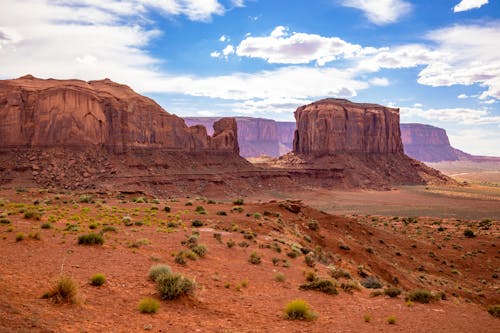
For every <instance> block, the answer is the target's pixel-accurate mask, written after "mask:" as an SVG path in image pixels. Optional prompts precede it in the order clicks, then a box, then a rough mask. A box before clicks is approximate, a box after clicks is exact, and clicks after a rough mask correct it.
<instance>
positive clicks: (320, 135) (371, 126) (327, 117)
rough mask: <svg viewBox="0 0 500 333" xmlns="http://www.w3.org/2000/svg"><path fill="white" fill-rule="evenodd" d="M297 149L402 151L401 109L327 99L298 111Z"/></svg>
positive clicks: (315, 152) (311, 152) (313, 152)
mask: <svg viewBox="0 0 500 333" xmlns="http://www.w3.org/2000/svg"><path fill="white" fill-rule="evenodd" d="M295 119H296V121H297V129H296V130H295V137H294V143H293V151H294V152H296V153H299V154H305V155H317V156H322V155H328V154H333V153H402V152H403V145H402V143H401V134H400V130H399V109H394V108H388V107H384V106H381V105H377V104H358V103H352V102H350V101H348V100H345V99H334V98H329V99H324V100H320V101H318V102H315V103H312V104H309V105H305V106H302V107H299V108H298V109H297V111H295Z"/></svg>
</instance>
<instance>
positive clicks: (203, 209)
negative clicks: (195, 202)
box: [195, 206, 207, 215]
mask: <svg viewBox="0 0 500 333" xmlns="http://www.w3.org/2000/svg"><path fill="white" fill-rule="evenodd" d="M195 212H197V213H198V214H203V215H205V214H206V213H207V212H206V211H205V208H204V207H203V206H197V207H196V208H195Z"/></svg>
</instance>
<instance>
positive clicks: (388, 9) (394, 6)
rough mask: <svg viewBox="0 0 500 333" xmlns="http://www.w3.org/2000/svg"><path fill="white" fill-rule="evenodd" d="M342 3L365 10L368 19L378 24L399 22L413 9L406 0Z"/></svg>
mask: <svg viewBox="0 0 500 333" xmlns="http://www.w3.org/2000/svg"><path fill="white" fill-rule="evenodd" d="M341 3H342V5H343V6H345V7H352V8H357V9H359V10H361V11H363V13H364V14H365V16H366V17H367V18H368V20H370V21H371V22H373V23H375V24H378V25H383V24H388V23H394V22H397V21H398V20H399V19H400V18H401V17H402V16H404V15H406V14H408V13H409V12H410V11H411V4H410V3H409V2H407V1H404V0H343V1H342V2H341Z"/></svg>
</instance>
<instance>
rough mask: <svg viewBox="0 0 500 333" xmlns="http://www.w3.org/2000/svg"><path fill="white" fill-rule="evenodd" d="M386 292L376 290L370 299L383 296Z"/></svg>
mask: <svg viewBox="0 0 500 333" xmlns="http://www.w3.org/2000/svg"><path fill="white" fill-rule="evenodd" d="M383 294H384V292H383V291H382V290H374V291H372V292H371V293H370V297H377V296H382V295H383Z"/></svg>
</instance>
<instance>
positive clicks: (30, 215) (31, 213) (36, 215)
mask: <svg viewBox="0 0 500 333" xmlns="http://www.w3.org/2000/svg"><path fill="white" fill-rule="evenodd" d="M42 215H43V213H42V212H39V211H37V210H25V211H24V215H23V216H24V218H25V219H35V220H40V219H41V218H42Z"/></svg>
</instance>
